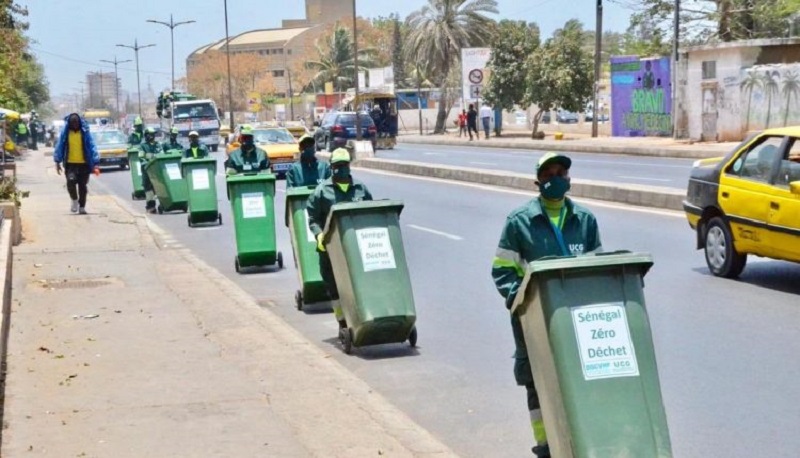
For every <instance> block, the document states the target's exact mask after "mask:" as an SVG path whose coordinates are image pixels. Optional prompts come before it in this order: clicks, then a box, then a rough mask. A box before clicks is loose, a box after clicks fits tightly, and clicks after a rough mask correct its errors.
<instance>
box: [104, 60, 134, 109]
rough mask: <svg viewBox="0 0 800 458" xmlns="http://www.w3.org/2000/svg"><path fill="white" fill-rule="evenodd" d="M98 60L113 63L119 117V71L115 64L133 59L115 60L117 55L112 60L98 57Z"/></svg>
mask: <svg viewBox="0 0 800 458" xmlns="http://www.w3.org/2000/svg"><path fill="white" fill-rule="evenodd" d="M100 62H107V63H109V64H114V87H115V88H116V89H117V91H116V92H117V95H116V100H117V117H119V114H120V113H119V73H118V72H117V65H119V64H124V63H127V62H133V61H132V60H130V59H128V60H117V56H114V60H105V59H100Z"/></svg>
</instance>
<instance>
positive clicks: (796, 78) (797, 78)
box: [781, 70, 800, 127]
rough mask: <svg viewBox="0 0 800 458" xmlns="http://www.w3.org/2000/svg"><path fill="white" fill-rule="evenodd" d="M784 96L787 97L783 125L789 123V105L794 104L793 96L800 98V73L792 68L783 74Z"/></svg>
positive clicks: (782, 92)
mask: <svg viewBox="0 0 800 458" xmlns="http://www.w3.org/2000/svg"><path fill="white" fill-rule="evenodd" d="M781 94H782V95H783V98H785V99H786V109H785V110H784V112H783V126H784V127H786V125H787V124H788V123H789V107H791V106H792V96H794V97H795V98H796V99H797V98H800V75H798V74H797V72H793V71H791V70H789V71H787V72H786V73H785V74H784V75H783V89H782V91H781Z"/></svg>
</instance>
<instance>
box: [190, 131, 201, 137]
mask: <svg viewBox="0 0 800 458" xmlns="http://www.w3.org/2000/svg"><path fill="white" fill-rule="evenodd" d="M189 136H190V137H199V136H200V134H198V133H197V131H196V130H193V131H191V132H189Z"/></svg>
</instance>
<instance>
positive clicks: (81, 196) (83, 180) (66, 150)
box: [53, 113, 100, 215]
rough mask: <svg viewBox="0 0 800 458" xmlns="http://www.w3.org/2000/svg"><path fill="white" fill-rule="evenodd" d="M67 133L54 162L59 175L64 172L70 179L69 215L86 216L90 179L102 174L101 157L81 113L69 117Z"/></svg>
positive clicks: (60, 137)
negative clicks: (100, 167)
mask: <svg viewBox="0 0 800 458" xmlns="http://www.w3.org/2000/svg"><path fill="white" fill-rule="evenodd" d="M64 120H65V121H66V123H65V125H64V129H63V130H62V131H61V135H60V136H59V138H58V143H57V144H56V149H55V151H54V153H53V161H54V162H55V163H56V172H57V173H58V174H59V175H61V172H62V165H63V172H64V174H65V175H66V178H67V192H68V193H69V197H70V199H71V200H72V203H71V205H70V211H71V212H72V213H80V214H81V215H85V214H86V196H87V195H88V193H89V190H88V184H89V175H90V174H91V173H92V172H94V174H95V175H99V174H100V169H99V168H98V167H97V165H98V164H99V163H100V155H99V154H98V153H97V148H96V147H95V144H94V140H93V139H92V135H91V134H90V133H89V125H88V124H87V123H86V121H85V120H84V119H82V118H81V117H80V115H79V114H78V113H72V114H70V115H69V116H67V117H66V118H65V119H64Z"/></svg>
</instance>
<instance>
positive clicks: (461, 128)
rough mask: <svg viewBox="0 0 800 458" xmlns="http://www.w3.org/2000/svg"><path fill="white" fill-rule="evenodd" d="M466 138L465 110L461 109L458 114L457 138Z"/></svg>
mask: <svg viewBox="0 0 800 458" xmlns="http://www.w3.org/2000/svg"><path fill="white" fill-rule="evenodd" d="M462 135H463V136H465V137H466V136H467V110H464V109H462V110H461V113H459V114H458V137H459V138H461V136H462Z"/></svg>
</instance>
